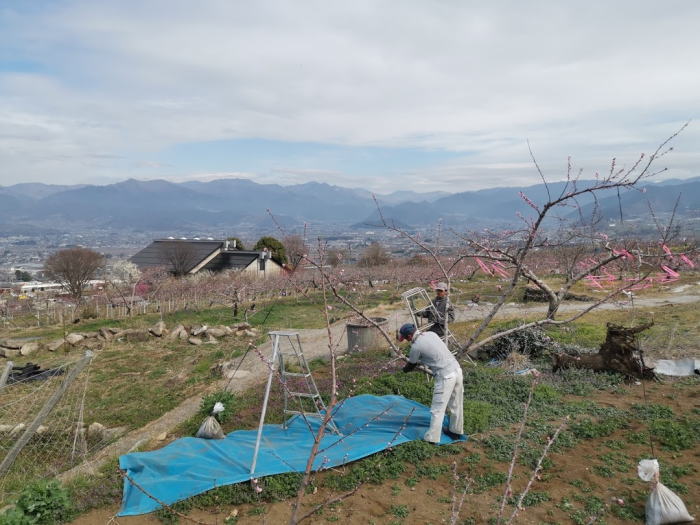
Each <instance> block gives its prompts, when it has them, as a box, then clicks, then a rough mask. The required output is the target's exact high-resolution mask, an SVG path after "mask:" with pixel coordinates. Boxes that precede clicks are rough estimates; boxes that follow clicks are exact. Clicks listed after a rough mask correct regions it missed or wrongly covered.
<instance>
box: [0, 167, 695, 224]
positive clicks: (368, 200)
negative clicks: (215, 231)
mask: <svg viewBox="0 0 700 525" xmlns="http://www.w3.org/2000/svg"><path fill="white" fill-rule="evenodd" d="M592 183H593V182H592V181H581V182H580V183H579V184H580V185H582V186H583V185H586V184H589V185H590V184H592ZM563 184H564V183H562V182H555V183H550V184H549V185H547V186H545V185H544V184H538V185H533V186H528V187H522V188H518V187H507V188H490V189H484V190H478V191H468V192H461V193H454V194H449V193H445V192H433V193H429V194H420V193H416V192H412V191H400V192H395V193H392V194H389V195H378V196H377V199H378V202H379V204H380V207H381V209H382V215H383V216H384V217H385V218H386V219H388V220H392V221H395V223H396V224H402V225H406V226H411V227H419V226H421V225H425V226H430V225H434V224H436V222H437V221H438V220H442V221H443V222H444V223H445V224H448V225H455V226H456V225H461V226H462V227H464V225H468V226H469V228H476V227H492V228H495V227H507V226H509V225H512V224H513V223H514V222H515V221H517V220H519V219H518V218H517V217H518V214H522V215H525V216H527V215H528V214H531V213H532V209H531V208H530V206H529V205H528V204H527V203H526V202H525V201H524V200H523V199H522V198H521V197H520V195H519V194H520V192H522V193H523V194H524V195H526V196H527V197H528V198H529V199H530V200H531V201H533V202H535V203H541V202H545V201H546V200H547V198H548V192H549V193H550V194H552V195H558V193H560V192H561V191H562V188H563ZM679 195H680V201H679V202H678V206H677V214H678V216H679V217H698V216H700V177H696V178H694V179H686V180H669V181H665V182H663V183H657V184H646V185H645V186H643V188H642V191H634V190H632V191H622V192H621V194H620V198H619V201H618V196H617V193H616V192H609V193H608V194H600V195H599V196H598V202H597V206H598V210H599V212H600V213H601V215H602V217H603V218H605V219H606V220H615V218H616V217H619V213H620V212H619V210H620V205H622V209H623V213H624V214H625V215H626V217H625V218H634V217H641V216H648V215H649V205H651V206H652V208H653V209H654V211H655V213H658V214H663V213H669V212H670V211H672V210H673V208H674V206H675V204H676V200H677V198H678V196H679ZM579 205H580V206H581V208H582V209H583V210H584V211H587V210H590V209H591V207H592V206H593V205H594V201H593V198H592V197H591V196H590V195H583V196H582V197H581V198H580V199H579ZM268 210H269V211H268ZM559 213H560V214H563V215H567V214H568V215H571V213H572V210H571V209H561V210H559ZM271 214H274V217H275V220H276V221H278V222H279V223H282V224H284V225H285V226H290V227H293V226H298V225H301V224H303V223H312V224H316V225H319V224H322V225H325V226H329V227H330V226H341V227H343V226H350V225H355V226H357V227H361V228H364V227H367V226H372V225H376V224H377V223H378V222H379V216H378V212H377V207H376V204H375V202H374V200H373V198H372V195H371V193H369V192H368V191H366V190H363V189H353V188H344V187H340V186H333V185H330V184H326V183H319V182H309V183H306V184H298V185H293V186H281V185H278V184H258V183H255V182H253V181H251V180H247V179H218V180H214V181H210V182H182V183H173V182H169V181H165V180H149V181H139V180H134V179H129V180H126V181H123V182H119V183H116V184H109V185H104V186H95V185H75V186H66V185H50V184H40V183H24V184H16V185H13V186H4V187H3V186H0V225H1V226H2V227H0V235H7V234H9V233H11V232H12V231H13V230H16V231H23V230H27V229H30V230H31V229H32V228H56V229H72V228H78V227H79V228H99V229H132V230H142V231H154V232H155V231H159V232H166V231H171V232H173V231H181V230H196V229H197V228H212V227H220V228H238V229H239V230H240V229H246V228H248V229H256V228H257V229H265V228H267V227H269V226H271V224H272V220H273V219H272V217H271Z"/></svg>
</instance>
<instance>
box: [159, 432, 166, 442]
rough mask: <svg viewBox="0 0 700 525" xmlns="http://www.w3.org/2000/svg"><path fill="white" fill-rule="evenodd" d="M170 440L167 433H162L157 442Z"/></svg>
mask: <svg viewBox="0 0 700 525" xmlns="http://www.w3.org/2000/svg"><path fill="white" fill-rule="evenodd" d="M166 439H168V433H167V432H161V433H160V434H158V435H157V436H156V441H165V440H166Z"/></svg>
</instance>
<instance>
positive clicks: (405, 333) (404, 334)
mask: <svg viewBox="0 0 700 525" xmlns="http://www.w3.org/2000/svg"><path fill="white" fill-rule="evenodd" d="M415 331H416V325H414V324H413V323H406V324H405V325H403V326H402V327H401V328H399V341H403V340H404V339H408V337H409V336H410V335H413V333H414V332H415Z"/></svg>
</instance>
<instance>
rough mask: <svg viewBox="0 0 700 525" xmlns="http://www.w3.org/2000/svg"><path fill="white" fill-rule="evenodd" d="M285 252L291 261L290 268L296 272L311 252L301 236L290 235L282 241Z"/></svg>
mask: <svg viewBox="0 0 700 525" xmlns="http://www.w3.org/2000/svg"><path fill="white" fill-rule="evenodd" d="M282 244H284V250H285V252H286V253H287V257H288V259H289V267H290V268H291V269H292V270H295V269H296V267H297V266H298V265H299V263H300V262H301V260H302V259H303V258H304V255H306V254H307V253H308V251H309V249H308V246H306V243H305V242H304V239H303V237H302V236H301V235H288V236H286V237H284V238H283V239H282Z"/></svg>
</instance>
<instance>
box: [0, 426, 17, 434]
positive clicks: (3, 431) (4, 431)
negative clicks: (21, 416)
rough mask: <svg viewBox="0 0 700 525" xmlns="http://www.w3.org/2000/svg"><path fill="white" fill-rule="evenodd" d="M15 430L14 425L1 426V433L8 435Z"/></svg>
mask: <svg viewBox="0 0 700 525" xmlns="http://www.w3.org/2000/svg"><path fill="white" fill-rule="evenodd" d="M13 428H15V426H14V425H0V432H2V433H7V432H9V431H10V430H12V429H13Z"/></svg>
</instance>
